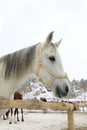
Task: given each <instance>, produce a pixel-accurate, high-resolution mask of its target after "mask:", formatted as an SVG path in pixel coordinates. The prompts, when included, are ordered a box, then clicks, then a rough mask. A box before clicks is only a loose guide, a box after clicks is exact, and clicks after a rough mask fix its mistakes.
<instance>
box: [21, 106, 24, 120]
mask: <svg viewBox="0 0 87 130" xmlns="http://www.w3.org/2000/svg"><path fill="white" fill-rule="evenodd" d="M21 115H22V119H21V121H24V117H23V109H22V108H21Z"/></svg>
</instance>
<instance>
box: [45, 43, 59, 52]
mask: <svg viewBox="0 0 87 130" xmlns="http://www.w3.org/2000/svg"><path fill="white" fill-rule="evenodd" d="M46 50H47V51H48V52H50V53H56V50H57V48H56V47H55V45H54V44H50V45H48V46H47V47H46Z"/></svg>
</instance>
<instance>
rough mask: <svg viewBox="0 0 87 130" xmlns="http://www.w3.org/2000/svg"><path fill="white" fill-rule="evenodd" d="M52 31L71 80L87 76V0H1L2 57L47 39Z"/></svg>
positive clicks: (0, 38)
mask: <svg viewBox="0 0 87 130" xmlns="http://www.w3.org/2000/svg"><path fill="white" fill-rule="evenodd" d="M50 31H55V33H54V38H53V41H57V40H59V39H60V38H62V39H63V41H62V44H61V45H60V47H59V52H60V55H61V58H62V62H63V66H64V69H65V72H66V73H67V74H68V76H69V78H70V80H72V79H78V80H80V79H81V78H84V79H87V0H0V57H1V56H3V55H5V54H8V53H11V52H13V51H16V50H18V49H21V48H24V47H27V46H31V45H33V44H36V43H38V42H43V41H44V40H45V38H46V36H47V35H48V33H49V32H50Z"/></svg>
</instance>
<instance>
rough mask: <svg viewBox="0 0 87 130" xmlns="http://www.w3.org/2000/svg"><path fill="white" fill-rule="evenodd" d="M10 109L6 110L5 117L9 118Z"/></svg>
mask: <svg viewBox="0 0 87 130" xmlns="http://www.w3.org/2000/svg"><path fill="white" fill-rule="evenodd" d="M9 113H10V109H9V110H8V111H7V112H6V118H7V119H8V118H9Z"/></svg>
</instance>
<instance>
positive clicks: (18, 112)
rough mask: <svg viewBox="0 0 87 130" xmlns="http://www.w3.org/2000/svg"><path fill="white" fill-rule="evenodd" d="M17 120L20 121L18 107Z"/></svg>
mask: <svg viewBox="0 0 87 130" xmlns="http://www.w3.org/2000/svg"><path fill="white" fill-rule="evenodd" d="M17 121H20V120H19V111H18V108H17Z"/></svg>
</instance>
